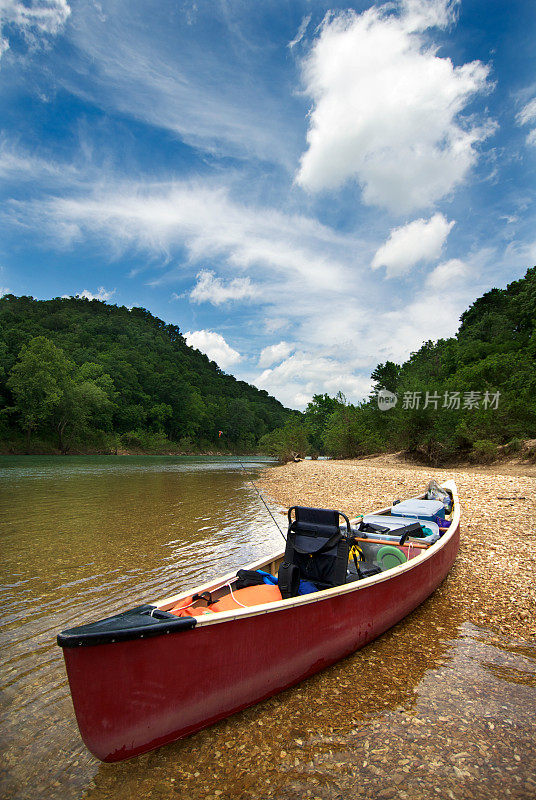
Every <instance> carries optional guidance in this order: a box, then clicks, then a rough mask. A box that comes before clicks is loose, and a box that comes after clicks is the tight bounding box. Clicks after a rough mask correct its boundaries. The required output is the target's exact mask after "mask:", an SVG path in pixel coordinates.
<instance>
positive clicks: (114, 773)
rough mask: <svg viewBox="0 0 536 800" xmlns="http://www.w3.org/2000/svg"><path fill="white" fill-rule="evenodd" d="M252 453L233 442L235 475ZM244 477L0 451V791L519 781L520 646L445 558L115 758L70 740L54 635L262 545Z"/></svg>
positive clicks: (343, 794) (250, 469)
mask: <svg viewBox="0 0 536 800" xmlns="http://www.w3.org/2000/svg"><path fill="white" fill-rule="evenodd" d="M262 466H265V465H262V464H260V462H258V461H257V460H254V459H246V469H247V476H249V477H250V478H253V479H255V477H256V475H257V474H258V471H259V469H260V468H261V467H262ZM247 476H246V475H245V474H244V472H243V470H242V468H241V467H240V465H239V464H238V463H237V461H236V460H233V459H231V458H221V457H220V458H218V457H214V458H212V457H204V458H194V457H192V458H187V457H181V458H178V457H171V456H170V457H72V458H69V457H66V458H55V457H13V458H11V457H2V458H1V459H0V487H1V489H0V490H1V501H0V502H1V504H0V537H1V538H0V542H1V550H2V557H1V567H0V572H1V574H0V578H1V584H2V586H1V593H0V612H1V616H2V634H1V636H2V639H1V655H0V658H1V665H0V667H1V677H0V685H1V691H2V730H1V736H2V772H1V776H0V795H1V796H2V797H9V798H62V800H63V798H65V799H66V800H70V799H71V798H80V797H83V798H88V800H89V798H91V800H103V798H120V799H122V798H125V800H126V798H132V797H134V796H139V797H144V798H146V797H147V798H148V797H151V798H180V799H181V800H182V798H184V800H186V798H193V800H197V799H198V798H199V800H201V798H203V800H217V799H218V798H221V799H222V800H227V798H229V799H230V798H233V800H235V799H236V798H239V799H240V798H244V800H246V798H248V799H249V798H252V799H253V800H257V799H259V800H260V799H261V798H268V797H269V798H278V800H298V798H300V800H302V798H313V800H314V798H322V800H324V798H325V800H335V799H336V798H354V797H356V798H357V797H367V798H370V797H374V798H376V797H378V798H387V799H389V798H402V800H419V798H422V799H423V800H425V798H426V800H428V798H430V797H441V798H455V800H458V798H460V800H461V799H462V798H497V797H499V796H503V795H505V796H506V797H511V798H534V797H536V779H535V777H534V776H535V775H536V747H535V743H534V719H535V714H536V648H535V647H534V646H533V645H530V644H529V643H528V642H524V641H521V640H516V641H514V640H507V639H497V638H496V637H495V636H493V635H492V634H491V633H490V632H489V631H486V630H484V629H478V628H475V627H474V626H472V625H470V624H469V623H468V622H467V620H466V619H465V618H464V614H463V609H461V608H460V606H458V605H453V604H452V603H451V602H449V582H450V581H451V580H453V576H454V575H455V570H456V567H454V570H453V573H452V574H451V576H450V577H449V578H447V580H446V581H445V582H444V583H443V585H442V586H441V587H440V588H439V589H438V591H437V592H436V593H435V594H434V595H433V596H432V597H431V598H430V599H429V600H428V601H427V602H426V603H425V604H423V605H422V606H421V607H420V608H419V609H417V611H416V612H414V613H413V614H412V615H410V616H409V617H408V618H407V619H406V620H404V621H403V622H402V623H400V624H399V625H397V626H396V627H395V628H393V629H392V630H391V631H389V632H387V633H386V634H384V635H383V636H382V637H380V639H378V640H377V641H376V642H374V643H372V644H371V645H369V646H368V647H366V648H364V649H363V650H362V651H360V652H359V653H356V654H355V655H354V656H352V657H350V658H348V659H345V660H344V661H343V662H341V663H339V664H337V665H335V666H334V667H332V668H330V669H328V670H326V671H325V672H323V673H321V674H319V675H317V676H315V677H313V678H311V679H309V680H308V681H305V682H304V683H303V684H301V685H300V686H298V687H295V688H294V689H291V690H288V691H287V692H284V693H282V694H281V695H278V696H277V697H274V698H272V699H271V700H269V701H267V702H265V703H263V704H261V705H258V706H255V707H253V708H251V709H248V710H246V711H244V712H242V713H241V714H237V715H235V716H233V717H231V718H230V719H228V720H225V721H223V722H221V723H219V724H217V725H214V726H212V727H210V728H208V729H206V730H205V731H201V732H200V733H197V734H195V735H193V736H191V737H189V738H187V739H185V740H183V741H181V742H177V743H174V744H171V745H168V746H166V747H163V748H160V749H159V750H157V751H154V752H152V753H148V754H146V755H143V756H140V757H138V758H135V759H132V760H130V761H127V762H123V763H121V764H113V765H105V764H100V763H99V762H98V761H96V760H95V759H94V758H93V757H92V756H91V755H90V754H89V753H88V752H87V751H86V749H85V748H84V746H83V744H82V743H81V741H80V738H79V735H78V730H77V726H76V721H75V719H74V713H73V709H72V705H71V701H70V696H69V691H68V686H67V681H66V676H65V671H64V667H63V659H62V655H61V651H60V649H59V648H58V647H57V646H56V644H55V636H56V634H57V633H58V631H59V630H61V629H62V628H66V627H69V626H71V625H74V624H77V623H79V622H82V621H90V620H92V619H96V618H99V617H102V616H105V615H108V614H111V613H115V612H117V611H119V610H123V609H124V608H127V607H129V606H133V605H137V604H139V603H143V602H151V601H152V600H154V599H158V598H160V597H165V596H166V595H170V594H172V593H175V592H177V591H179V590H180V589H182V588H184V587H186V586H188V585H190V584H191V583H192V582H200V581H201V580H202V579H210V578H211V577H212V576H215V575H218V574H220V573H223V572H226V571H229V570H231V569H234V568H238V567H239V566H241V565H243V564H244V563H247V562H249V561H252V560H254V559H255V558H259V557H261V556H263V555H265V554H269V553H271V552H273V551H275V550H277V549H279V548H280V546H281V545H282V539H281V537H280V535H279V533H278V532H277V530H276V529H275V526H274V523H273V522H272V520H271V519H270V517H269V515H268V513H267V512H266V509H265V508H264V507H263V506H262V504H261V502H260V501H259V498H258V496H257V494H256V492H255V489H254V487H253V486H252V484H251V483H250V482H249V481H248V480H247ZM273 510H275V508H274V509H273ZM281 519H283V518H281Z"/></svg>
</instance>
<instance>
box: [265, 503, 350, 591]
mask: <svg viewBox="0 0 536 800" xmlns="http://www.w3.org/2000/svg"><path fill="white" fill-rule="evenodd" d="M293 514H294V518H293ZM341 517H342V518H343V519H344V520H345V522H346V530H347V533H348V536H349V535H350V521H349V519H348V517H347V516H346V514H343V513H342V512H341V511H335V510H333V509H327V508H307V507H304V506H292V508H289V511H288V522H289V524H288V532H287V546H286V548H285V557H284V560H283V564H282V566H281V568H280V572H281V576H280V581H279V585H280V588H281V593H282V594H283V596H285V594H286V595H287V596H288V597H290V596H292V595H293V594H294V592H296V588H295V586H296V584H295V583H294V584H293V588H292V589H289V584H290V582H289V581H288V571H289V569H290V568H291V567H292V566H296V567H298V568H299V571H300V578H302V579H305V580H308V581H312V583H314V584H315V585H316V586H318V588H319V589H328V588H330V587H332V586H340V585H341V584H343V583H345V581H346V573H347V570H348V553H349V548H350V542H349V540H348V538H347V537H346V536H345V535H344V533H343V532H341V529H340V518H341ZM289 592H291V593H290V594H289Z"/></svg>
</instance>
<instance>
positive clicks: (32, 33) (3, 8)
mask: <svg viewBox="0 0 536 800" xmlns="http://www.w3.org/2000/svg"><path fill="white" fill-rule="evenodd" d="M70 13H71V9H70V7H69V4H68V3H67V2H66V0H34V2H33V3H32V4H31V5H27V4H26V3H23V2H21V0H0V56H1V55H2V53H5V51H6V50H8V49H9V41H8V40H7V38H6V35H5V32H6V28H16V29H17V32H18V33H19V34H21V35H22V36H24V38H25V40H26V41H27V43H28V44H29V45H31V46H32V47H35V46H37V45H38V44H39V42H40V40H41V38H42V37H43V36H44V35H48V36H55V35H56V34H58V33H59V31H60V30H61V28H62V27H63V25H64V24H65V22H66V21H67V18H68V17H69V15H70Z"/></svg>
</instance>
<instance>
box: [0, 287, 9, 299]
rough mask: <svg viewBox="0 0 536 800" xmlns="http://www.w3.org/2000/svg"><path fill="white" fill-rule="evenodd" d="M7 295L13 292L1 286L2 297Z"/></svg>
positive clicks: (0, 293) (0, 294) (0, 295)
mask: <svg viewBox="0 0 536 800" xmlns="http://www.w3.org/2000/svg"><path fill="white" fill-rule="evenodd" d="M5 294H11V290H10V289H8V288H7V286H0V297H3V296H4V295H5Z"/></svg>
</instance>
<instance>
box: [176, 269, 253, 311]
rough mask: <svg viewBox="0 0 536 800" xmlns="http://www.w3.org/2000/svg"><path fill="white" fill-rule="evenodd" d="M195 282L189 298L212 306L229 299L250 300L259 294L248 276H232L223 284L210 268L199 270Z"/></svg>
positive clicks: (226, 301)
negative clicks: (231, 278)
mask: <svg viewBox="0 0 536 800" xmlns="http://www.w3.org/2000/svg"><path fill="white" fill-rule="evenodd" d="M196 277H197V283H196V285H195V286H194V288H193V289H192V291H191V292H190V300H192V301H193V302H194V303H212V305H214V306H219V305H222V303H228V302H229V301H231V300H250V299H252V298H254V297H257V296H258V295H259V294H260V290H259V289H258V288H257V287H256V286H254V285H253V284H252V283H251V281H250V279H249V278H233V280H231V281H229V283H227V285H225V284H224V283H223V282H222V280H221V278H217V277H216V276H215V274H214V273H213V272H211V271H210V270H206V269H204V270H201V272H198V273H197V275H196Z"/></svg>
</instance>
